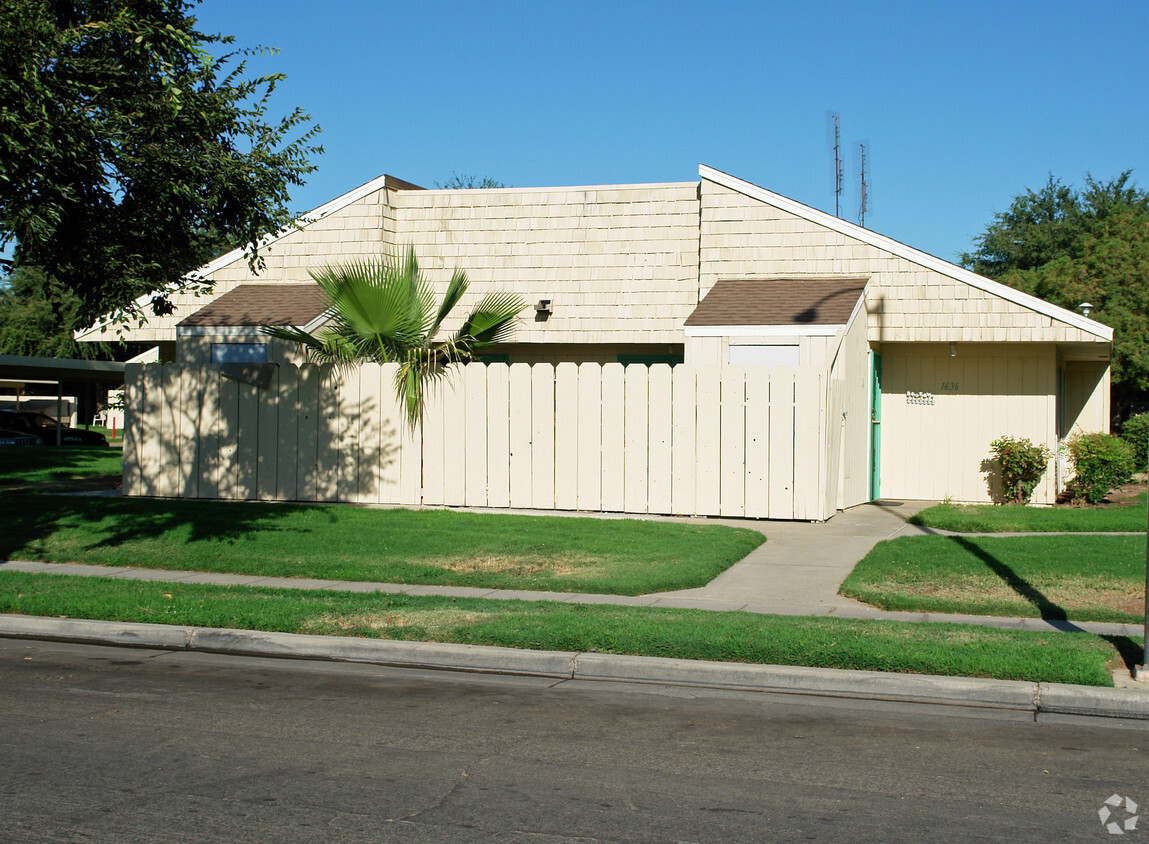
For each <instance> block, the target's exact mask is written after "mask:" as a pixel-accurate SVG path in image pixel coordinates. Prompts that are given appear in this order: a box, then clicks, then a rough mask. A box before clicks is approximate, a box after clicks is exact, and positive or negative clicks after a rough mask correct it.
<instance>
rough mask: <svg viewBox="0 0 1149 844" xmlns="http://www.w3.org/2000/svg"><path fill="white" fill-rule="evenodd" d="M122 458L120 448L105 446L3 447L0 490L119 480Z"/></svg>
mask: <svg viewBox="0 0 1149 844" xmlns="http://www.w3.org/2000/svg"><path fill="white" fill-rule="evenodd" d="M123 456H124V455H123V452H122V451H120V449H118V448H111V447H105V446H86V445H65V446H46V445H33V446H3V447H0V487H4V486H15V485H18V484H38V483H61V482H64V481H74V480H84V479H89V478H101V477H110V476H116V477H119V476H120V475H122V474H123Z"/></svg>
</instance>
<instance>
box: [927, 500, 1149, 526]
mask: <svg viewBox="0 0 1149 844" xmlns="http://www.w3.org/2000/svg"><path fill="white" fill-rule="evenodd" d="M910 523H911V524H915V525H925V526H926V527H932V528H938V529H939V530H953V531H959V532H961V533H1006V532H1027V531H1041V532H1046V531H1130V530H1141V531H1143V530H1145V494H1144V493H1142V494H1141V497H1140V500H1139V503H1137V504H1133V505H1129V506H1126V507H1106V508H1101V507H1080V508H1078V507H1014V506H1005V507H1000V506H993V505H980V504H974V505H965V506H963V505H958V504H938V505H937V506H935V507H930V508H928V509H926V510H922V511H921V512H920V513H918V514H917V515H916V516H914V517H912V518H911V519H910Z"/></svg>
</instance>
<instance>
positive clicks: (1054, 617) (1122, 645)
mask: <svg viewBox="0 0 1149 844" xmlns="http://www.w3.org/2000/svg"><path fill="white" fill-rule="evenodd" d="M952 538H953V541H954V542H956V543H957V544H958V545H960V546H961V547H962V548H964V549H965V550H966V551H967V552H968V553H970V554H972V555H973V556H975V557H977V558H978V559H979V560H981V561H982V562H983V563H985V565H986V567H987V568H989V570H990V571H992V572H993V573H994V574H996V575H997V576H998V577H1000V578H1001V579H1002V580H1003V581H1005V583H1006V585H1007V586H1009V588H1010V589H1012V590H1013V591H1014V592H1016V593H1017V594H1018V595H1020V596H1021V597H1022V598H1024V599H1025V600H1027V601H1029V602H1030V603H1031V604H1033V606H1034V607H1036V608H1037V611H1038V612H1039V613H1040V618H1041V619H1042V620H1043V621H1048V622H1051V624H1052V626H1053V627H1055V628H1056V629H1057V630H1061V631H1062V632H1066V633H1087V632H1089V631H1087V630H1085V629H1084V628H1082V627H1080V626H1079V625H1077V624H1075V623H1074V622H1072V621H1070V620H1069V614H1068V613H1067V612H1066V610H1065V608H1064V607H1062V606H1061V605H1059V604H1056V603H1054V602H1053V601H1051V600H1050V599H1049V598H1048V597H1047V596H1046V595H1045V593H1044V592H1042V591H1041V590H1040V589H1038V588H1037V587H1036V586H1034V585H1033V584H1032V583H1030V582H1029V581H1028V580H1026V579H1025V578H1024V577H1022V576H1020V575H1019V574H1018V573H1017V572H1015V571H1014V570H1013V569H1012V568H1010V567H1009V565H1008V564H1006V563H1004V562H1002V561H1001V560H999V559H998V558H997V557H995V556H994V555H993V554H990V553H989V552H987V551H986V550H985V549H984V548H981V547H979V546H978V545H977V544H976V543H973V542H970V541H969V540H968V539H965V538H964V537H960V536H955V537H952ZM1146 622H1147V623H1149V619H1146ZM1094 635H1096V636H1097V637H1098V638H1099V639H1104V640H1105V641H1106V642H1108V643H1109V644H1110V645H1112V646H1113V648H1114V649H1115V650H1116V651H1117V653H1118V654H1119V655H1120V656H1121V659H1122V660H1123V661H1124V662H1125V667H1126V668H1128V669H1129V670H1130V671H1132V670H1133V667H1134V666H1135V665H1140V664H1141V663H1142V659H1143V649H1142V648H1140V647H1138V646H1137V645H1136V644H1134V642H1133V640H1132V639H1130V638H1129V637H1128V636H1114V635H1103V634H1100V633H1098V634H1094Z"/></svg>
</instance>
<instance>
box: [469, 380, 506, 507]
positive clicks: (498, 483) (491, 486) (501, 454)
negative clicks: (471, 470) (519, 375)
mask: <svg viewBox="0 0 1149 844" xmlns="http://www.w3.org/2000/svg"><path fill="white" fill-rule="evenodd" d="M476 365H478V366H482V364H476ZM484 368H485V370H486V373H485V374H486V382H487V383H486V390H487V395H486V400H487V404H486V408H487V463H486V471H487V501H486V504H487V506H488V507H509V506H510V505H511V425H510V419H511V408H510V368H509V367H508V366H507V365H506V364H505V363H492V364H491V365H490V366H487V367H484ZM479 421H480V422H481V421H482V420H479Z"/></svg>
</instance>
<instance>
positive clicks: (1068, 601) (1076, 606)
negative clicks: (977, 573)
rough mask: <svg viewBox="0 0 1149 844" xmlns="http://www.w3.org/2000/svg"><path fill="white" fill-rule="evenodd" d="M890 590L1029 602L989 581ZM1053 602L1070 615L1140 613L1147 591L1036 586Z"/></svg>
mask: <svg viewBox="0 0 1149 844" xmlns="http://www.w3.org/2000/svg"><path fill="white" fill-rule="evenodd" d="M885 588H886V589H888V590H889V591H890V592H897V593H901V594H903V595H922V596H930V597H933V598H940V599H942V600H952V601H956V602H962V603H964V602H969V601H995V602H996V601H1000V602H1021V601H1025V598H1023V597H1022V596H1021V595H1018V594H1017V592H1016V591H1014V590H1013V589H1011V588H1010V587H1008V586H1006V585H1004V584H1000V583H993V582H989V581H978V580H971V581H968V582H966V583H958V584H948V585H946V586H923V585H920V584H905V583H901V584H894V583H891V584H887V585H886V587H885ZM1035 588H1036V589H1037V591H1038V592H1040V593H1041V594H1042V595H1044V596H1045V598H1046V600H1047V601H1048V602H1049V604H1051V605H1053V606H1057V607H1061V608H1062V609H1064V610H1066V611H1067V612H1068V613H1069V614H1070V615H1072V614H1073V613H1074V612H1075V611H1080V610H1095V609H1107V610H1116V611H1119V612H1126V613H1131V614H1134V615H1140V614H1141V612H1142V611H1143V610H1144V609H1145V596H1144V593H1143V592H1141V591H1140V590H1138V589H1133V588H1130V589H1115V588H1112V587H1107V586H1099V585H1097V584H1096V583H1094V582H1083V581H1074V580H1073V579H1072V578H1066V579H1062V580H1061V581H1060V582H1059V583H1058V584H1057V585H1049V586H1045V587H1043V586H1040V585H1035Z"/></svg>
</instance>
